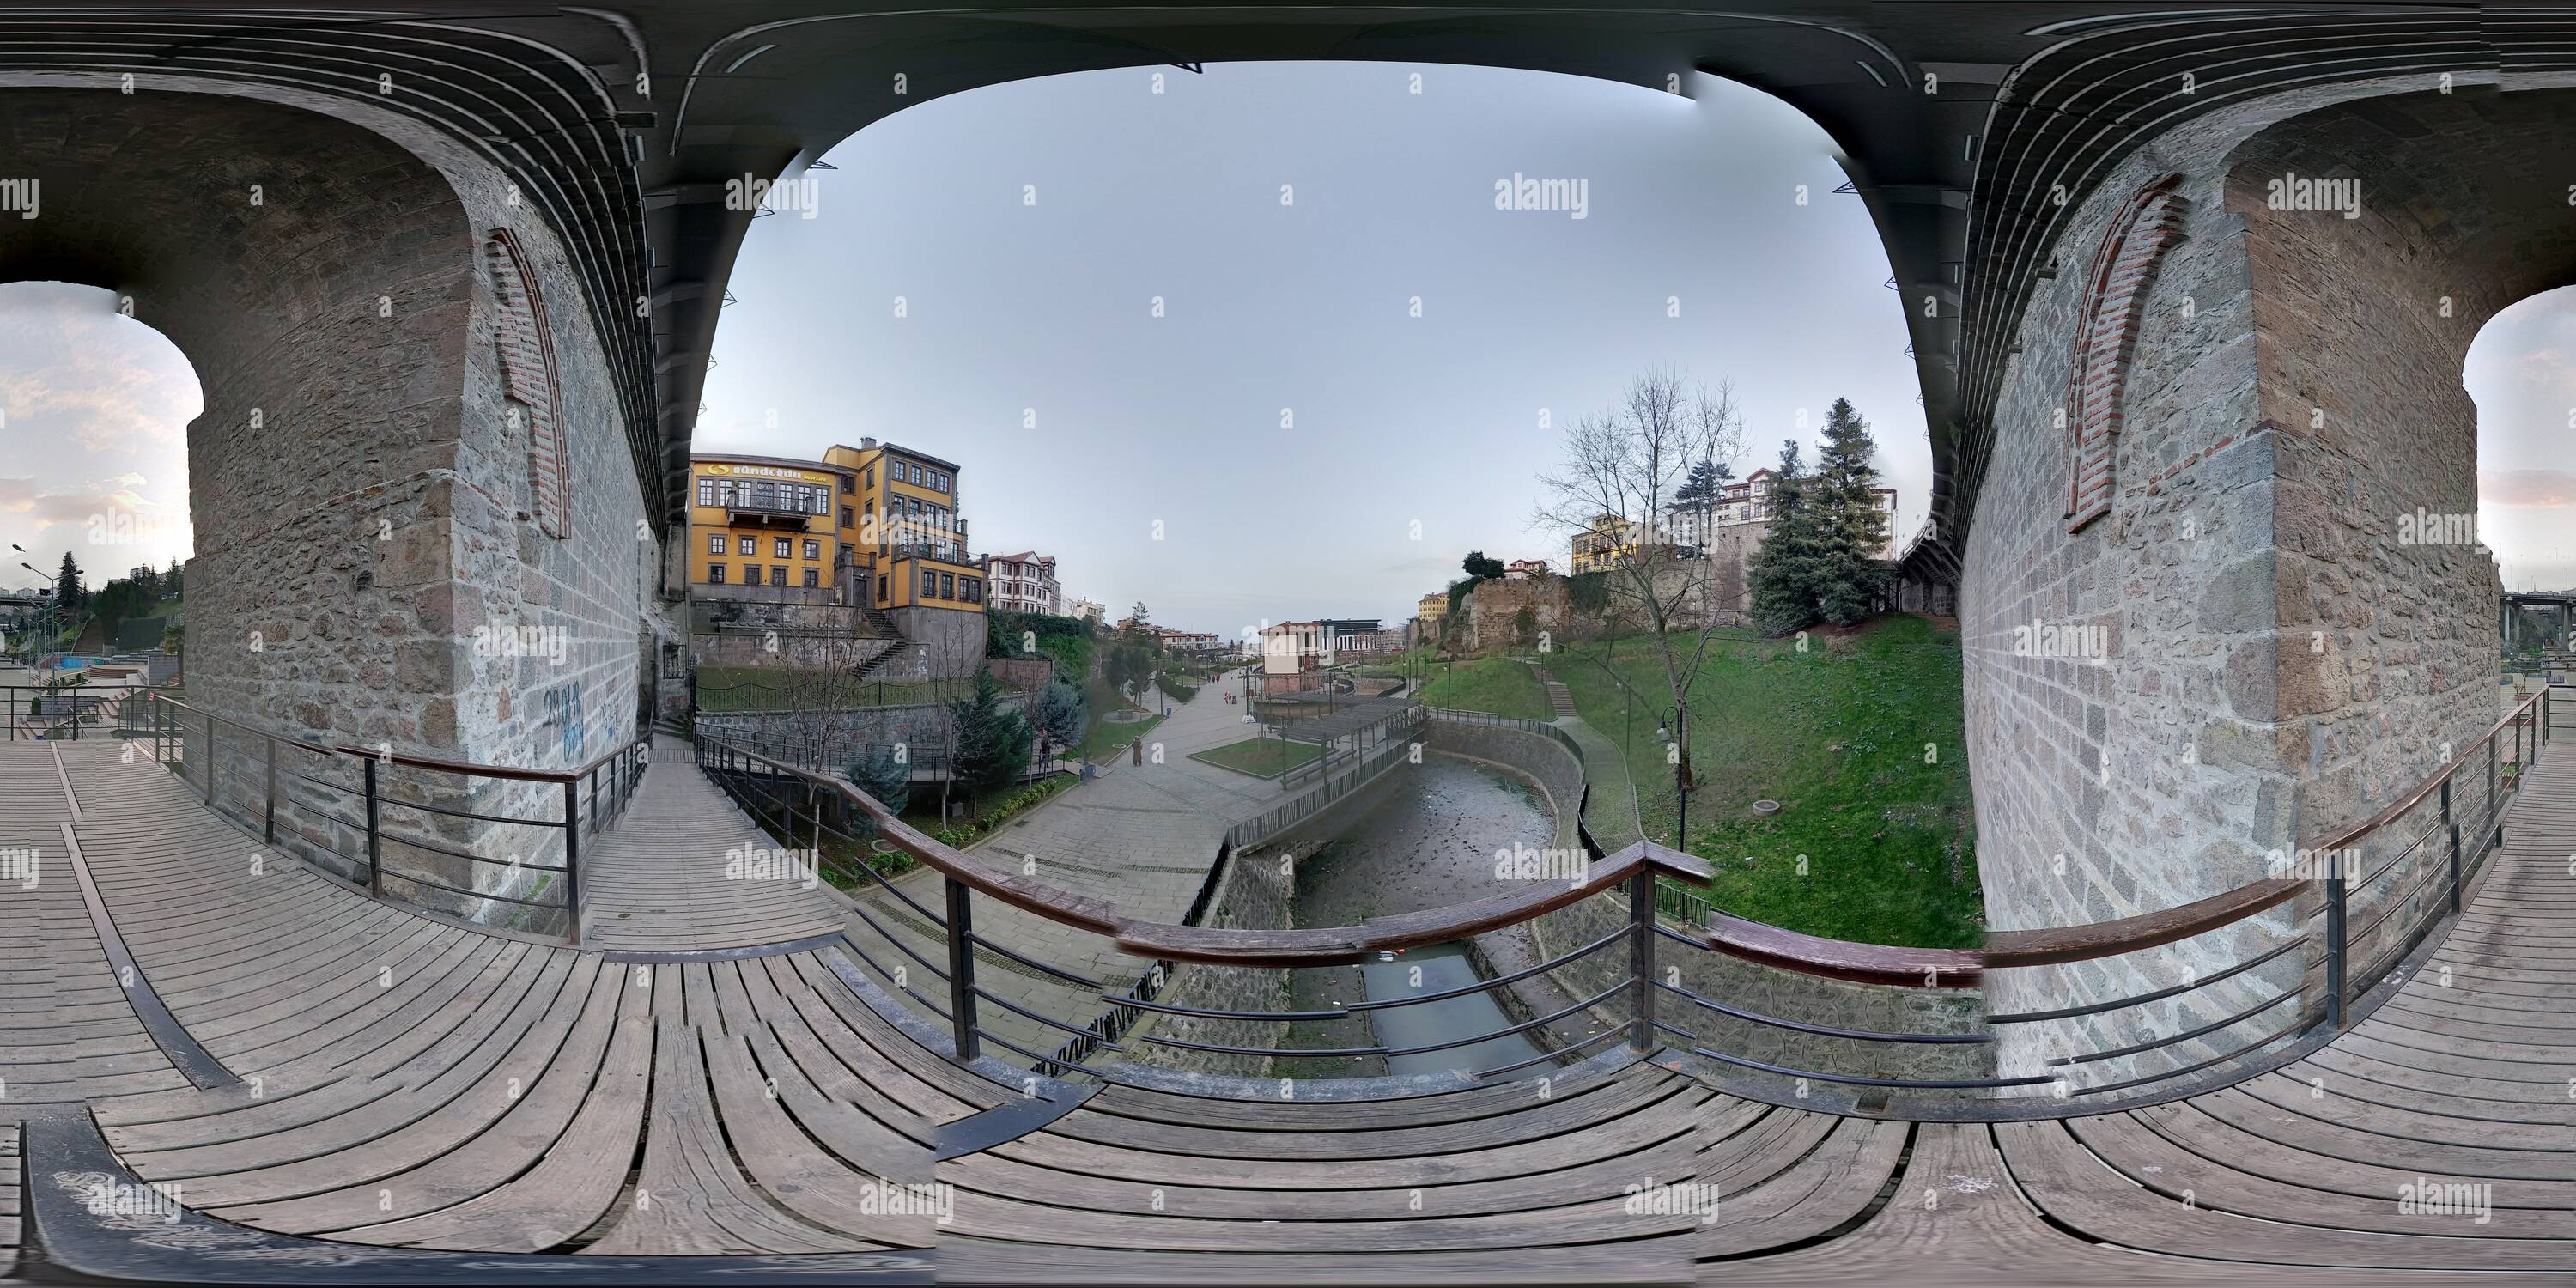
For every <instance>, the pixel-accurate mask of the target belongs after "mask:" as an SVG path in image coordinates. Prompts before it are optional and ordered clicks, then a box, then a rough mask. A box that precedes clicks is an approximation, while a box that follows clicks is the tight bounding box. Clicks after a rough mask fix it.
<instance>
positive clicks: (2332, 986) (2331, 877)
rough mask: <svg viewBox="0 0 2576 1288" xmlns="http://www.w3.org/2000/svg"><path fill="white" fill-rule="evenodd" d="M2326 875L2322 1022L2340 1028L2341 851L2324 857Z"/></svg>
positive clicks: (2341, 1016) (2342, 909)
mask: <svg viewBox="0 0 2576 1288" xmlns="http://www.w3.org/2000/svg"><path fill="white" fill-rule="evenodd" d="M2326 862H2327V865H2328V866H2327V869H2326V870H2327V876H2326V1024H2327V1026H2328V1027H2329V1028H2330V1029H2332V1030H2334V1031H2337V1032H2340V1031H2342V1029H2343V968H2344V943H2343V939H2344V915H2345V909H2344V888H2343V882H2344V876H2343V864H2344V858H2343V852H2342V851H2340V850H2338V851H2335V852H2334V853H2332V854H2330V855H2328V856H2327V859H2326Z"/></svg>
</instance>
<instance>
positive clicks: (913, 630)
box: [688, 438, 986, 665]
mask: <svg viewBox="0 0 2576 1288" xmlns="http://www.w3.org/2000/svg"><path fill="white" fill-rule="evenodd" d="M689 471H690V476H691V477H690V488H691V498H690V499H691V502H692V504H691V506H690V510H689V536H688V543H689V544H688V550H689V564H688V566H689V583H690V594H691V595H692V596H693V597H695V598H700V599H719V600H720V599H751V600H764V601H777V602H787V603H808V604H843V605H848V606H852V607H868V608H876V609H881V610H884V611H885V613H886V614H887V615H888V616H889V617H890V618H891V619H892V620H893V622H894V624H895V626H896V628H897V629H899V630H900V631H901V632H902V633H903V635H904V637H905V638H906V639H908V640H911V641H912V642H914V643H915V644H918V645H921V646H922V648H923V651H924V656H925V657H928V658H929V659H930V660H931V663H932V664H933V665H945V663H943V662H941V661H940V660H939V659H942V658H946V657H948V656H950V655H952V654H953V655H955V656H957V657H958V658H964V657H966V656H967V655H968V654H969V653H971V654H972V655H973V656H974V657H975V658H978V659H980V658H981V657H982V652H981V648H982V645H981V643H980V641H982V640H983V639H984V633H985V627H984V623H983V620H982V619H983V613H984V601H985V598H986V596H985V573H984V561H983V559H982V558H980V557H978V556H976V555H974V554H971V553H969V552H968V547H967V544H966V540H967V532H966V520H965V518H964V517H963V516H962V515H960V514H959V513H958V502H957V473H958V467H957V466H956V464H955V463H954V462H950V461H946V460H942V459H940V458H939V457H936V456H932V455H930V454H929V453H927V452H918V451H914V450H912V449H910V448H906V447H900V446H897V445H895V444H893V443H879V442H878V441H877V440H875V439H873V438H862V439H860V440H859V445H858V446H857V447H848V446H841V445H835V446H833V447H831V448H829V449H827V450H826V451H825V452H824V453H823V459H822V460H820V461H802V460H794V459H790V458H784V457H772V456H737V455H722V454H712V453H711V454H707V455H700V456H694V457H692V458H691V459H690V462H689Z"/></svg>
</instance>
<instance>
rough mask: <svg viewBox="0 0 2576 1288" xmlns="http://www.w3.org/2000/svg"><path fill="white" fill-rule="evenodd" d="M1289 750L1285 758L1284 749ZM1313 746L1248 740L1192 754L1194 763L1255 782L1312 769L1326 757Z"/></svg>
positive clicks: (1254, 739) (1255, 739)
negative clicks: (1207, 764)
mask: <svg viewBox="0 0 2576 1288" xmlns="http://www.w3.org/2000/svg"><path fill="white" fill-rule="evenodd" d="M1283 747H1284V748H1286V749H1287V750H1286V752H1285V753H1284V754H1283V753H1282V752H1281V750H1280V749H1281V748H1283ZM1323 754H1324V753H1323V751H1322V750H1321V749H1320V748H1318V747H1316V746H1315V744H1313V743H1311V742H1285V741H1282V740H1280V739H1277V738H1246V739H1244V740H1243V741H1241V742H1230V743H1227V744H1226V745H1224V746H1222V747H1210V748H1208V749H1207V750H1206V751H1193V752H1191V753H1190V759H1192V760H1204V761H1206V762H1207V763H1209V764H1211V765H1214V766H1216V767H1217V768H1219V769H1231V770H1233V771H1234V772H1236V773H1238V774H1250V775H1252V776H1253V777H1255V778H1277V777H1278V776H1279V775H1280V774H1282V773H1285V772H1286V771H1288V770H1291V769H1295V768H1296V767H1298V766H1299V765H1310V764H1313V763H1314V762H1315V761H1316V760H1318V759H1320V758H1321V757H1322V756H1323Z"/></svg>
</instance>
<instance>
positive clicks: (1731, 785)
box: [1548, 616, 1984, 948]
mask: <svg viewBox="0 0 2576 1288" xmlns="http://www.w3.org/2000/svg"><path fill="white" fill-rule="evenodd" d="M1613 670H1615V671H1616V672H1617V673H1618V674H1619V675H1621V676H1623V677H1625V678H1626V680H1627V682H1628V684H1629V685H1630V686H1633V688H1634V694H1633V697H1631V696H1628V695H1623V693H1622V691H1621V688H1620V686H1619V685H1618V684H1617V683H1616V682H1615V681H1613V680H1612V679H1611V676H1610V672H1611V671H1613ZM1548 671H1549V673H1550V674H1552V675H1554V676H1555V677H1556V678H1557V679H1559V680H1562V681H1564V683H1565V684H1566V686H1567V688H1568V689H1570V690H1571V691H1572V693H1573V695H1574V702H1575V706H1576V708H1577V709H1578V710H1579V711H1581V713H1582V715H1583V718H1584V719H1585V720H1586V721H1587V722H1589V723H1590V724H1591V725H1592V726H1593V727H1594V728H1596V729H1598V730H1600V731H1601V732H1602V733H1603V734H1604V735H1606V736H1607V737H1608V738H1609V739H1610V740H1611V741H1612V742H1614V743H1621V742H1622V739H1623V738H1624V740H1625V741H1624V743H1622V745H1623V746H1624V747H1625V749H1626V751H1627V755H1628V764H1629V767H1630V769H1631V771H1632V772H1633V773H1634V774H1635V775H1636V778H1637V783H1638V809H1639V812H1640V813H1641V814H1642V815H1643V818H1644V822H1645V827H1646V834H1647V835H1648V836H1650V837H1654V838H1656V839H1658V840H1665V841H1669V840H1670V838H1671V836H1672V832H1673V822H1674V816H1675V809H1674V804H1675V800H1676V796H1675V794H1674V790H1673V767H1672V766H1671V765H1670V764H1669V763H1667V760H1666V753H1665V750H1664V747H1663V745H1662V744H1660V743H1658V742H1657V741H1656V740H1655V728H1656V725H1657V723H1658V722H1659V721H1660V720H1662V719H1663V718H1664V711H1665V708H1666V707H1668V706H1669V705H1670V699H1669V698H1668V697H1662V696H1659V695H1664V694H1667V693H1668V692H1669V689H1668V686H1667V685H1666V683H1665V678H1664V668H1663V662H1662V660H1661V656H1660V654H1659V652H1658V651H1657V650H1656V649H1655V648H1654V646H1653V644H1652V642H1651V641H1650V640H1648V639H1646V638H1643V637H1631V638H1628V639H1624V640H1620V641H1617V642H1616V643H1615V644H1613V645H1607V646H1605V645H1602V644H1597V643H1585V644H1579V645H1575V646H1572V647H1569V648H1562V649H1559V650H1558V652H1557V654H1556V655H1555V656H1554V657H1552V658H1550V659H1549V665H1548ZM1959 695H1960V659H1959V645H1958V636H1957V635H1956V634H1954V633H1949V632H1944V631H1940V630H1937V629H1935V628H1934V626H1933V625H1932V623H1930V622H1928V621H1926V620H1924V619H1922V618H1919V617H1912V616H1892V617H1887V618H1882V619H1880V620H1878V621H1876V622H1873V623H1871V624H1869V625H1867V626H1866V627H1864V628H1862V629H1861V630H1860V631H1859V632H1858V633H1857V634H1854V635H1851V636H1848V637H1844V638H1833V637H1828V636H1826V635H1823V634H1811V635H1810V636H1809V644H1808V650H1807V651H1806V652H1804V653H1801V652H1799V651H1798V648H1797V644H1796V641H1795V640H1794V639H1790V640H1765V639H1762V638H1760V637H1759V636H1757V635H1755V634H1754V633H1753V632H1751V631H1730V632H1724V633H1722V635H1721V636H1720V637H1719V638H1718V639H1716V640H1713V641H1712V642H1711V644H1710V647H1709V656H1708V657H1707V658H1706V659H1705V660H1704V661H1703V662H1702V664H1701V668H1700V675H1699V679H1698V681H1697V682H1696V684H1695V686H1694V687H1693V689H1692V691H1691V703H1690V709H1691V718H1690V748H1691V754H1692V757H1693V759H1694V760H1695V761H1696V762H1697V766H1696V767H1697V776H1698V779H1699V786H1698V788H1697V790H1695V791H1693V792H1692V793H1691V802H1690V806H1691V807H1690V828H1691V835H1690V847H1689V848H1690V850H1691V852H1692V853H1694V854H1697V855H1699V856H1700V857H1701V858H1704V859H1707V860H1708V861H1709V862H1710V863H1711V864H1712V865H1713V866H1714V867H1716V869H1717V875H1716V877H1715V879H1714V880H1713V881H1712V882H1711V889H1710V891H1709V892H1708V894H1709V897H1710V898H1712V899H1713V900H1714V901H1715V902H1716V903H1717V904H1718V906H1720V907H1722V908H1724V909H1726V910H1727V911H1728V912H1731V913H1734V914H1735V915H1737V916H1740V917H1749V918H1752V919H1754V920H1757V921H1765V922H1769V923H1771V924H1774V925H1779V926H1786V927H1788V928H1790V929H1792V930H1799V931H1804V932H1806V933H1808V934H1814V935H1826V936H1830V937H1833V938H1837V939H1851V940H1861V941H1867V942H1874V943H1884V944H1904V945H1912V946H1921V947H1941V948H1964V947H1973V946H1975V945H1976V944H1977V942H1978V941H1979V939H1980V937H1981V935H1982V933H1983V930H1982V925H1981V921H1980V919H1981V917H1982V911H1983V907H1984V905H1983V901H1982V898H1981V896H1980V893H1979V887H1978V883H1977V864H1976V837H1975V829H1976V813H1975V809H1974V806H1973V804H1972V802H1971V800H1970V797H1969V790H1968V762H1967V751H1966V746H1965V722H1964V720H1963V718H1962V716H1961V711H1960V696H1959ZM1766 797H1767V798H1770V799H1773V800H1777V801H1779V802H1781V804H1782V806H1783V809H1782V811H1781V812H1780V813H1779V814H1776V815H1774V816H1772V817H1771V818H1769V819H1759V818H1757V817H1756V816H1755V815H1754V814H1753V813H1752V810H1751V808H1750V807H1751V805H1752V803H1753V802H1754V801H1755V800H1757V799H1762V798H1766ZM1800 855H1804V856H1806V865H1805V866H1806V869H1807V871H1806V872H1805V873H1804V874H1803V875H1802V874H1800V872H1799V871H1798V867H1799V856H1800Z"/></svg>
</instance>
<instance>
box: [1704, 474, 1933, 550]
mask: <svg viewBox="0 0 2576 1288" xmlns="http://www.w3.org/2000/svg"><path fill="white" fill-rule="evenodd" d="M1772 477H1773V475H1772V472H1771V471H1770V470H1768V469H1759V470H1755V471H1753V472H1752V473H1751V474H1748V475H1746V476H1744V477H1743V478H1741V479H1737V480H1735V481H1733V482H1730V483H1727V484H1726V485H1725V486H1724V487H1722V488H1721V489H1719V492H1718V495H1716V496H1714V497H1711V498H1709V499H1707V500H1704V501H1676V502H1673V503H1672V504H1670V505H1668V506H1666V507H1664V536H1665V537H1666V539H1668V540H1670V541H1671V542H1672V544H1674V545H1676V546H1679V547H1681V548H1683V549H1685V550H1696V551H1698V552H1699V553H1701V554H1703V555H1705V554H1707V553H1708V549H1709V544H1710V543H1711V542H1713V541H1715V540H1716V539H1717V538H1718V537H1719V536H1720V535H1722V534H1723V533H1724V532H1725V530H1726V529H1728V528H1736V527H1742V526H1745V525H1747V524H1757V523H1758V524H1768V523H1770V522H1771V479H1772ZM1875 499H1876V501H1877V503H1878V509H1879V512H1880V513H1882V514H1885V515H1886V516H1887V530H1888V541H1889V546H1890V547H1892V546H1893V544H1894V542H1895V529H1896V489H1895V488H1892V487H1883V488H1878V489H1876V492H1875ZM1751 535H1752V536H1753V537H1754V541H1753V545H1754V546H1756V547H1758V546H1760V545H1761V539H1760V538H1761V534H1760V533H1755V534H1751ZM1889 552H1890V549H1889V547H1881V548H1880V550H1879V552H1878V553H1879V556H1880V557H1881V558H1885V557H1886V556H1887V555H1888V554H1889Z"/></svg>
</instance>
